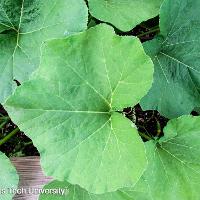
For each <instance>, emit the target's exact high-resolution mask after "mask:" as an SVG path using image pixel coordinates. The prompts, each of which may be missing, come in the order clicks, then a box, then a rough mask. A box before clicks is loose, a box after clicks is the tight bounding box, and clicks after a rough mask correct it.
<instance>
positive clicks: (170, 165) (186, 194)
mask: <svg viewBox="0 0 200 200" xmlns="http://www.w3.org/2000/svg"><path fill="white" fill-rule="evenodd" d="M199 124H200V117H193V116H183V117H180V118H178V119H173V120H171V121H169V122H168V124H167V126H166V127H165V129H164V133H165V136H164V137H163V138H162V139H161V140H160V141H159V143H154V142H147V143H146V149H147V157H148V163H149V164H148V167H147V170H146V171H145V173H144V176H143V179H144V180H145V182H146V184H147V185H148V187H147V191H146V192H147V193H149V194H150V195H151V196H152V199H154V200H160V199H163V200H188V199H191V200H199V199H200V193H199V188H200V156H199V155H200V130H199Z"/></svg>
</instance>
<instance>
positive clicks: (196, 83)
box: [141, 0, 200, 118]
mask: <svg viewBox="0 0 200 200" xmlns="http://www.w3.org/2000/svg"><path fill="white" fill-rule="evenodd" d="M199 7H200V1H199V0H177V1H176V2H174V0H166V1H165V2H164V3H163V5H162V7H161V11H160V29H161V33H160V35H159V36H158V37H157V38H156V39H154V40H153V41H150V42H147V43H145V45H144V47H145V49H146V52H147V53H148V54H149V55H150V56H151V57H152V59H153V62H154V65H155V74H154V83H153V86H152V88H151V90H150V91H149V93H148V95H147V96H145V97H144V98H143V100H142V102H141V104H142V107H143V109H154V110H158V111H159V112H160V113H161V114H162V115H164V116H166V117H168V118H175V117H177V116H181V115H183V114H189V113H190V112H191V111H192V110H193V108H194V107H198V106H199V105H200V103H199V102H200V90H199V88H200V59H199V51H200V40H199V35H200V25H199V24H200V12H199V10H198V8H199Z"/></svg>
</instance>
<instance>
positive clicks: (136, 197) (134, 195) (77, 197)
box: [39, 180, 149, 200]
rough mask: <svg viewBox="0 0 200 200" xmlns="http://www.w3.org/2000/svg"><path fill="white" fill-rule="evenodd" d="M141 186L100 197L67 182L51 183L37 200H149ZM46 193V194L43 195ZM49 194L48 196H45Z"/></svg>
mask: <svg viewBox="0 0 200 200" xmlns="http://www.w3.org/2000/svg"><path fill="white" fill-rule="evenodd" d="M141 186H142V185H138V186H136V187H134V190H133V189H132V190H130V189H126V190H125V189H124V190H119V191H116V192H111V193H105V194H101V195H96V194H91V193H89V192H87V191H86V190H84V189H82V188H81V187H79V186H77V185H71V184H69V183H68V182H66V181H65V182H61V181H56V180H55V181H52V182H51V183H49V184H47V185H45V187H44V188H43V192H44V193H43V194H41V195H40V197H39V200H52V199H54V200H149V197H148V195H146V194H145V193H143V191H142V189H145V188H142V187H141ZM45 192H46V194H45ZM48 192H49V194H47V193H48Z"/></svg>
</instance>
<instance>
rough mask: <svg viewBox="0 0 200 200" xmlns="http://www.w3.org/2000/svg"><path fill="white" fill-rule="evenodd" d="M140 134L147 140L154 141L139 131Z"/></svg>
mask: <svg viewBox="0 0 200 200" xmlns="http://www.w3.org/2000/svg"><path fill="white" fill-rule="evenodd" d="M138 133H139V134H140V136H142V137H143V138H145V139H147V140H154V139H153V138H152V137H149V136H148V135H146V134H144V133H141V132H139V131H138Z"/></svg>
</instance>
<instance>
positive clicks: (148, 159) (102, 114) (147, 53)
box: [0, 0, 200, 200]
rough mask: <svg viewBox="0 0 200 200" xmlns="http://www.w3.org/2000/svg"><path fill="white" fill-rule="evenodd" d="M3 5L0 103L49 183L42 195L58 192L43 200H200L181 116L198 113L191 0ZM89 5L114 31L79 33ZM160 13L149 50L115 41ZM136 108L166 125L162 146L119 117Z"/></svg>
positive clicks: (9, 170) (194, 122)
mask: <svg viewBox="0 0 200 200" xmlns="http://www.w3.org/2000/svg"><path fill="white" fill-rule="evenodd" d="M0 3H1V5H0V25H1V26H0V32H1V34H0V44H1V46H2V48H1V50H0V54H1V58H0V59H1V61H2V62H1V64H0V72H1V76H0V83H1V88H0V99H1V102H2V103H3V104H4V107H5V109H6V110H7V111H8V113H9V115H10V117H11V119H12V120H13V121H14V122H15V123H16V124H17V125H18V127H19V128H20V130H22V131H24V132H25V134H26V135H27V136H28V137H30V138H31V139H32V141H33V143H34V145H35V146H36V147H37V149H38V151H39V152H40V156H41V166H42V168H43V171H44V172H45V174H46V175H48V176H52V177H53V178H54V179H55V180H54V181H52V182H51V183H49V184H48V185H46V186H45V187H44V189H46V190H49V191H50V190H52V189H56V188H66V194H65V195H63V196H61V195H56V194H42V195H40V200H51V199H56V200H57V199H62V200H64V199H69V200H91V199H92V200H104V199H106V200H114V199H115V200H150V199H155V200H160V199H164V200H188V199H191V200H199V199H200V193H199V191H198V190H199V187H200V157H199V155H200V150H199V149H200V139H199V133H200V128H199V124H200V117H193V116H190V115H187V116H186V115H185V114H189V113H190V112H191V111H192V110H193V109H194V108H196V107H198V106H199V104H200V103H199V102H200V101H199V99H200V98H199V77H200V75H199V48H200V47H199V46H200V45H199V36H200V33H199V24H200V16H199V15H200V14H199V12H198V9H199V8H200V2H199V0H164V1H160V0H154V1H150V2H149V1H142V2H141V1H137V0H133V1H115V0H111V1H108V0H104V1H96V0H89V1H88V2H84V1H83V0H75V1H73V2H71V1H66V0H56V1H54V2H53V3H52V2H51V1H48V0H45V1H41V0H35V1H28V0H17V1H10V0H2V1H0ZM86 5H88V8H89V13H90V14H91V15H93V17H95V18H97V19H99V20H102V21H104V22H107V23H109V24H110V25H109V24H105V23H103V22H101V23H100V21H98V23H100V24H99V25H96V26H94V27H92V28H88V29H87V27H86V24H87V21H88V19H87V18H88V16H87V12H88V10H87V6H86ZM160 6H161V7H160ZM159 8H160V11H159ZM157 14H159V16H160V33H159V34H158V35H156V36H155V39H153V40H151V41H147V42H145V43H143V44H142V43H141V42H140V40H139V39H138V38H137V37H130V36H118V35H117V34H116V33H115V31H114V30H116V32H118V31H119V30H117V29H120V30H121V31H128V30H130V29H131V28H133V27H134V26H136V25H137V24H139V23H141V22H142V21H144V20H147V19H149V18H151V17H154V16H156V15H157ZM90 17H91V16H90ZM93 19H94V18H93ZM111 24H112V26H114V27H115V29H114V28H113V27H111ZM85 29H87V30H85ZM156 30H157V27H156ZM153 31H154V30H150V31H149V33H150V32H153ZM145 34H147V33H145ZM153 69H154V70H153ZM14 80H17V81H18V82H20V83H21V84H22V85H21V86H19V87H17V86H16V85H15V83H14ZM16 87H17V89H16ZM12 93H14V94H12ZM11 94H12V95H11ZM139 102H140V104H141V105H142V107H143V108H144V109H154V110H158V111H159V112H161V113H162V114H163V115H164V116H166V117H168V118H170V119H171V120H170V121H169V122H168V124H167V125H166V127H165V128H164V136H163V137H161V136H160V135H159V136H157V137H147V136H146V138H147V139H148V141H147V142H145V143H144V142H143V140H142V138H141V137H140V135H141V133H139V132H138V130H137V127H136V126H135V125H134V124H133V123H132V122H131V121H130V120H129V119H127V118H125V116H124V115H123V109H124V108H126V107H133V106H134V105H136V104H138V103H139ZM181 115H185V116H181ZM176 117H178V118H176ZM143 136H145V135H143ZM0 155H1V154H0ZM4 163H6V164H4ZM7 165H8V159H7V158H5V156H3V154H2V159H0V166H3V168H2V167H1V168H2V169H3V174H8V178H7V179H6V180H8V182H7V185H6V187H10V185H14V186H15V187H16V186H17V175H16V172H15V171H14V170H13V167H12V166H10V163H9V167H7ZM13 173H14V174H15V175H14V176H13V177H14V178H9V177H11V174H13ZM2 177H5V176H4V175H3V176H2ZM2 177H1V178H0V180H1V181H2ZM1 187H4V186H1ZM4 197H5V198H7V199H11V196H9V194H6V195H5V196H4ZM0 198H1V197H0Z"/></svg>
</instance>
